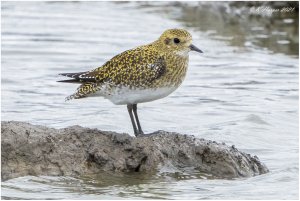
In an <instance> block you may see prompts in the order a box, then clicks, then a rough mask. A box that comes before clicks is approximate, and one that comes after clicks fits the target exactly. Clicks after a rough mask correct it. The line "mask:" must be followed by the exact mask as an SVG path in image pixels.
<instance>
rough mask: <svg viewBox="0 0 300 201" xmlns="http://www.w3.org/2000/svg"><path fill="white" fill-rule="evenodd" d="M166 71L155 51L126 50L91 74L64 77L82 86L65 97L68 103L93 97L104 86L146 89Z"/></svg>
mask: <svg viewBox="0 0 300 201" xmlns="http://www.w3.org/2000/svg"><path fill="white" fill-rule="evenodd" d="M165 72H166V62H165V59H164V58H163V57H162V56H160V55H159V54H158V52H156V51H153V50H149V49H145V48H136V49H132V50H128V51H125V52H123V53H121V54H119V55H117V56H115V57H113V58H112V59H111V60H109V61H108V62H106V63H105V64H104V65H103V66H101V67H99V68H96V69H94V70H92V71H89V72H82V73H77V74H76V73H70V74H66V75H65V76H68V77H71V78H73V80H71V81H70V80H69V82H80V83H82V85H81V86H79V87H78V89H77V91H76V93H74V94H73V95H71V96H69V97H67V100H69V99H72V98H75V99H77V98H82V97H85V96H87V95H88V94H92V93H94V92H96V91H97V90H99V89H100V88H101V87H100V86H101V84H103V83H106V84H110V85H112V86H117V85H123V86H134V87H144V86H149V85H151V83H152V82H153V81H154V80H157V79H159V78H160V77H161V76H162V75H163V74H164V73H165ZM64 82H68V81H64Z"/></svg>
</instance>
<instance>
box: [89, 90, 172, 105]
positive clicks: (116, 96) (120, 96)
mask: <svg viewBox="0 0 300 201" xmlns="http://www.w3.org/2000/svg"><path fill="white" fill-rule="evenodd" d="M176 89H177V87H174V86H172V87H163V88H157V89H129V88H128V87H121V88H115V89H113V90H112V91H111V92H110V93H109V94H108V93H104V92H103V90H100V91H98V92H96V93H95V94H93V96H103V97H104V98H107V99H109V100H110V101H111V102H113V103H114V104H115V105H126V104H137V103H144V102H149V101H153V100H157V99H161V98H164V97H166V96H168V95H169V94H171V93H172V92H173V91H175V90H176Z"/></svg>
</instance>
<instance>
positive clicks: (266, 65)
mask: <svg viewBox="0 0 300 201" xmlns="http://www.w3.org/2000/svg"><path fill="white" fill-rule="evenodd" d="M1 17H2V21H1V27H2V30H1V35H2V38H1V42H2V46H1V54H2V59H1V75H2V76H1V85H2V88H1V92H2V96H1V102H2V104H1V118H2V120H4V121H8V120H17V121H26V122H29V123H32V124H39V125H46V126H50V127H54V128H63V127H67V126H71V125H75V124H78V125H81V126H85V127H91V128H98V129H101V130H111V131H116V132H126V133H130V134H131V135H133V133H132V128H131V124H130V120H129V117H128V114H127V110H126V107H125V106H116V105H113V104H112V103H110V102H109V101H108V100H105V99H103V98H89V99H80V100H74V101H69V102H65V101H64V98H65V97H66V96H68V95H70V94H72V93H73V92H74V91H75V89H76V88H77V85H72V84H62V83H57V82H56V81H57V80H59V79H63V78H62V77H59V76H58V73H62V72H77V71H78V72H81V71H86V70H90V69H93V68H95V67H98V66H101V65H102V64H103V63H104V62H105V61H107V60H109V59H110V58H111V57H113V56H114V55H116V54H118V53H120V52H122V51H125V50H127V49H131V48H133V47H136V46H139V45H143V44H147V43H150V42H152V41H154V40H156V39H157V38H158V37H159V36H160V34H161V33H162V32H163V31H164V30H166V29H169V28H184V29H187V30H188V31H189V32H190V33H191V34H192V35H193V41H194V42H193V43H194V44H195V45H196V46H197V47H199V48H200V49H201V50H203V51H204V54H201V55H199V54H196V53H195V54H194V53H191V54H190V66H189V70H188V74H187V77H186V79H185V81H184V83H183V84H182V86H181V87H180V88H179V89H178V90H177V91H175V92H174V93H173V94H171V95H170V96H168V97H166V98H164V99H161V100H157V101H154V102H150V103H145V104H140V113H139V115H140V120H141V123H142V125H143V128H144V131H145V132H146V133H150V132H153V131H156V130H167V131H174V132H179V133H185V134H191V135H195V136H197V137H200V138H206V139H211V140H216V141H218V142H225V143H226V144H228V145H231V144H234V145H235V146H236V147H237V148H238V149H240V150H242V151H245V152H247V153H250V154H251V155H257V156H258V157H259V158H260V159H261V161H262V162H264V163H265V164H266V165H267V167H268V168H269V169H270V173H268V174H265V175H260V176H256V177H253V178H245V179H235V180H217V179H213V178H211V177H210V176H209V175H202V174H199V173H197V172H195V171H192V170H187V169H175V168H174V167H168V166H166V167H164V168H163V169H162V170H161V171H159V172H157V173H156V174H154V175H153V174H150V175H148V174H132V175H116V174H114V175H110V174H108V173H103V174H101V175H87V176H84V177H80V178H70V177H47V176H40V177H34V176H27V177H21V178H16V179H12V180H9V181H6V182H2V199H121V198H130V199H135V198H141V199H142V198H152V199H154V198H160V199H298V196H299V193H298V188H299V183H298V178H299V174H298V172H299V167H298V158H299V154H298V151H299V144H298V142H299V137H298V130H299V125H298V122H299V117H298V115H299V110H298V109H299V108H298V103H299V93H298V90H299V88H298V79H299V75H298V73H299V70H298V67H299V64H298V62H299V20H298V19H299V5H298V2H286V1H285V2H77V1H74V2H2V5H1ZM208 178H209V179H208Z"/></svg>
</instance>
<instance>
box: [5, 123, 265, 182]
mask: <svg viewBox="0 0 300 201" xmlns="http://www.w3.org/2000/svg"><path fill="white" fill-rule="evenodd" d="M1 138H2V141H1V156H2V160H1V165H2V171H1V177H2V180H3V181H4V180H8V179H11V178H16V177H20V176H26V175H35V176H37V175H51V176H82V175H85V174H97V173H100V172H103V171H108V172H123V173H124V174H126V173H128V172H147V171H151V172H153V171H159V168H161V167H163V166H164V165H166V164H167V165H172V166H174V167H176V168H192V169H195V170H197V171H199V173H208V174H211V175H213V176H215V177H217V178H238V177H251V176H255V175H259V174H263V173H267V172H268V169H267V167H266V166H265V165H264V164H263V163H262V162H260V160H259V158H258V157H257V156H254V157H253V156H251V155H250V154H247V153H243V152H241V151H239V150H238V149H237V148H235V147H234V146H227V145H225V144H223V143H217V142H215V141H208V140H205V139H197V138H195V137H194V136H192V135H191V136H190V135H186V134H185V135H183V134H179V133H174V132H172V133H171V132H166V131H157V132H154V133H151V134H150V135H148V136H147V135H145V136H143V137H137V138H136V137H133V136H130V135H128V134H125V133H122V134H120V133H115V132H110V131H100V130H97V129H89V128H84V127H80V126H71V127H68V128H64V129H53V128H48V127H44V126H38V125H32V124H29V123H25V122H17V121H2V122H1Z"/></svg>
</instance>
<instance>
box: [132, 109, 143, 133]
mask: <svg viewBox="0 0 300 201" xmlns="http://www.w3.org/2000/svg"><path fill="white" fill-rule="evenodd" d="M132 106H133V114H134V117H135V120H136V123H137V126H138V129H139V134H140V135H142V134H144V132H143V131H142V127H141V124H140V121H139V117H138V114H137V104H133V105H132Z"/></svg>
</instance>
